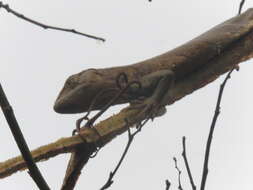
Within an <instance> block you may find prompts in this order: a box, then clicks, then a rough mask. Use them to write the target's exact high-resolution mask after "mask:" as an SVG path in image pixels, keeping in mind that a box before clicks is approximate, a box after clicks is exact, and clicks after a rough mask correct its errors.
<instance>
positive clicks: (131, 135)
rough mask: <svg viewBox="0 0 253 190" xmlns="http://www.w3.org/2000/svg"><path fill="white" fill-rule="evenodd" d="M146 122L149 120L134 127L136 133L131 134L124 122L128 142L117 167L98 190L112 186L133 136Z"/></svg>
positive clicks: (127, 124)
mask: <svg viewBox="0 0 253 190" xmlns="http://www.w3.org/2000/svg"><path fill="white" fill-rule="evenodd" d="M148 120H149V119H146V120H144V122H142V123H140V124H139V125H138V126H137V127H136V131H135V132H134V133H131V130H130V128H129V123H128V121H127V120H125V121H126V126H127V128H128V129H127V131H128V142H127V145H126V147H125V150H124V152H123V154H122V156H121V158H120V160H119V162H118V164H117V166H116V167H115V169H114V170H113V171H112V172H110V174H109V177H108V180H107V181H106V183H105V184H104V185H103V187H101V189H100V190H105V189H107V188H109V187H110V186H111V185H112V184H113V177H114V176H115V174H116V172H117V171H118V169H119V167H120V165H121V164H122V162H123V160H124V158H125V156H126V154H127V152H128V150H129V148H130V145H131V144H132V142H133V140H134V137H135V135H136V134H138V133H139V132H140V131H141V129H142V127H143V126H144V125H145V124H146V123H147V122H148Z"/></svg>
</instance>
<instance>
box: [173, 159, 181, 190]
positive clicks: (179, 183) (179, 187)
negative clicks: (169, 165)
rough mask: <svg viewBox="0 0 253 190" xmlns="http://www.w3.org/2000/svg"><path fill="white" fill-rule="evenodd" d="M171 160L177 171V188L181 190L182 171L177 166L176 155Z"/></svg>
mask: <svg viewBox="0 0 253 190" xmlns="http://www.w3.org/2000/svg"><path fill="white" fill-rule="evenodd" d="M173 160H174V162H175V168H176V170H177V171H178V189H179V190H183V188H182V184H181V173H182V171H181V170H180V169H179V168H178V166H177V159H176V157H173Z"/></svg>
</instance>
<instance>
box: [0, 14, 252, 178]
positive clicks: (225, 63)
mask: <svg viewBox="0 0 253 190" xmlns="http://www.w3.org/2000/svg"><path fill="white" fill-rule="evenodd" d="M252 56H253V10H252V9H250V10H248V11H247V12H246V13H244V14H242V15H240V16H238V17H235V18H233V19H231V20H229V21H227V22H225V23H223V24H222V25H219V26H217V27H215V28H213V29H212V30H210V31H208V32H207V33H205V34H203V35H201V36H200V37H198V38H196V39H194V40H192V41H190V42H189V43H187V44H185V45H183V46H181V47H178V48H176V49H174V50H172V51H170V52H168V53H165V54H163V55H161V56H158V57H155V58H152V59H150V60H147V61H144V62H141V63H138V64H135V65H130V66H127V67H117V68H111V69H104V70H97V72H101V73H103V75H102V76H104V77H107V78H103V79H102V80H101V86H95V87H93V86H92V83H90V84H89V87H90V88H91V89H90V90H89V92H90V91H92V88H94V89H97V88H98V87H100V88H98V89H101V87H103V88H107V87H108V88H109V87H110V85H111V82H110V80H113V81H114V80H115V77H116V76H117V74H118V72H122V71H125V72H126V73H127V74H128V76H129V77H130V81H131V80H132V79H136V77H138V76H140V77H141V76H143V75H145V74H147V73H150V72H154V71H157V70H161V69H172V70H173V71H174V72H175V74H176V79H177V80H176V83H175V87H174V88H173V89H172V94H173V99H172V100H170V101H168V102H166V104H168V105H169V104H172V103H174V102H175V101H177V100H179V99H181V98H183V97H184V96H186V95H187V94H190V93H192V92H194V91H195V90H197V89H199V88H201V87H203V86H205V85H207V84H209V83H210V82H212V81H214V80H215V79H217V78H218V77H219V76H220V75H222V74H223V73H225V72H227V71H229V70H230V69H232V68H234V67H235V66H236V65H237V64H239V63H240V62H242V61H245V60H247V59H249V58H251V57H252ZM114 72H115V73H116V74H115V75H114V74H113V73H114ZM106 73H107V74H106ZM137 79H138V78H137ZM102 81H104V83H102ZM108 81H109V82H108ZM105 82H106V83H105ZM107 82H108V83H107ZM113 84H114V83H113ZM105 99H106V98H105ZM105 102H106V101H105ZM107 102H108V101H107ZM123 102H124V101H122V102H121V103H123ZM140 111H141V110H138V109H137V108H136V109H129V108H125V109H123V110H122V111H121V112H120V113H119V114H116V115H114V116H112V117H110V118H108V119H106V120H104V121H102V122H100V123H99V124H97V125H95V128H96V130H97V131H98V132H99V134H100V136H99V135H98V134H97V133H96V132H95V131H94V129H89V128H86V129H84V130H83V131H82V132H81V133H82V136H83V137H84V139H85V140H86V142H87V143H83V141H82V140H81V139H80V137H79V136H78V135H76V136H73V137H69V138H64V139H60V140H59V141H57V142H55V143H52V144H50V145H48V146H45V147H42V148H40V149H37V150H35V151H33V152H32V155H33V157H34V160H35V161H39V160H42V159H46V158H50V157H52V156H56V155H58V154H60V153H66V152H73V151H75V150H76V148H77V147H78V146H80V144H85V146H86V145H87V146H88V147H92V146H94V144H93V143H96V144H97V145H98V146H100V147H102V146H104V145H105V144H107V143H108V142H110V141H111V140H112V139H114V138H115V137H116V136H117V135H119V134H121V133H123V132H125V131H126V130H127V128H126V127H125V119H128V121H129V122H130V125H131V126H132V125H134V124H136V123H138V122H140V121H142V120H143V119H144V118H142V117H140V116H139V117H138V118H136V115H138V114H137V113H139V112H140ZM83 151H85V150H83ZM87 152H88V153H90V152H89V151H87ZM21 168H22V169H24V168H25V165H24V162H23V160H22V159H21V158H20V157H19V158H15V159H14V160H10V161H6V162H3V163H0V176H1V177H5V176H7V175H10V174H12V173H14V172H15V171H17V170H19V169H21Z"/></svg>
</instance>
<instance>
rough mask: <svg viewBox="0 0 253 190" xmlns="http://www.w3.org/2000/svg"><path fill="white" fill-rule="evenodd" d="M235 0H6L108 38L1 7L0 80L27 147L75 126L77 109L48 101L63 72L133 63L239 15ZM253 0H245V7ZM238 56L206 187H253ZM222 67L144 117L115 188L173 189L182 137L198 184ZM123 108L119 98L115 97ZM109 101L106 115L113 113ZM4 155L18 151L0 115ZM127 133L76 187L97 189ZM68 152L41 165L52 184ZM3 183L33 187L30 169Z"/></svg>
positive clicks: (247, 108) (246, 98)
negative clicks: (62, 110) (63, 111)
mask: <svg viewBox="0 0 253 190" xmlns="http://www.w3.org/2000/svg"><path fill="white" fill-rule="evenodd" d="M239 2H240V0H222V1H221V0H212V1H210V0H209V1H207V0H187V1H183V0H182V1H180V0H179V1H165V0H160V1H159V0H153V2H152V3H149V2H148V0H127V1H117V0H108V1H96V0H95V1H94V0H93V1H91V0H76V1H74V2H73V1H71V2H70V1H67V0H54V1H50V0H44V1H36V0H26V1H24V0H6V1H4V3H8V4H9V5H10V6H11V7H12V8H13V9H15V10H17V11H19V12H21V13H23V14H25V15H26V16H29V17H31V18H34V19H36V20H38V21H41V22H44V23H47V24H50V25H55V26H61V27H69V28H75V29H77V30H80V31H83V32H86V33H90V34H94V35H97V36H101V37H104V38H106V40H107V41H106V43H100V42H98V41H95V40H91V39H88V38H85V37H81V36H77V35H74V34H70V33H64V32H58V31H45V30H43V29H41V28H39V27H37V26H34V25H32V24H29V23H27V22H25V21H22V20H20V19H18V18H16V17H14V16H13V15H11V14H9V13H7V12H6V11H4V10H2V9H1V10H0V26H1V28H0V52H1V68H0V80H1V83H2V86H3V87H4V89H5V92H6V94H7V95H8V98H9V101H10V103H11V104H12V106H13V108H14V110H15V113H16V117H17V119H18V121H19V124H20V126H21V128H22V131H23V133H24V135H25V137H26V139H27V142H28V144H29V146H30V148H31V149H34V148H37V147H38V146H41V145H44V144H47V143H50V142H53V141H55V140H56V139H59V138H60V137H66V136H69V135H70V134H71V131H72V129H73V128H74V124H75V120H76V119H78V118H79V117H80V116H81V115H60V114H57V113H55V112H54V111H53V109H52V107H53V104H54V101H55V99H56V96H57V95H58V92H59V90H60V89H61V88H62V86H63V84H64V82H65V80H66V78H67V77H68V76H69V75H71V74H74V73H77V72H80V71H82V70H85V69H88V68H101V67H112V66H119V65H127V64H132V63H135V62H138V61H141V60H145V59H148V58H151V57H153V56H156V55H159V54H161V53H164V52H166V51H168V50H170V49H173V48H175V47H177V46H179V45H181V44H182V43H184V42H187V41H189V40H191V39H192V38H194V37H196V36H198V35H199V34H201V33H203V32H205V31H206V30H208V29H210V28H211V27H213V26H215V25H217V24H219V23H221V22H223V21H224V20H226V19H228V18H230V17H232V16H234V15H236V14H237V11H238V5H239ZM252 6H253V2H252V1H246V3H245V6H244V10H246V9H248V8H249V7H252ZM252 62H253V60H251V61H248V62H246V63H242V64H241V69H240V72H236V73H233V76H232V79H231V80H230V81H229V83H228V85H227V86H226V89H225V93H224V99H223V101H222V105H221V106H222V108H221V115H220V117H219V119H218V123H217V128H216V130H215V135H214V141H213V145H212V151H211V156H210V173H209V175H208V180H207V187H206V190H211V189H230V190H238V189H243V190H249V189H252V186H253V182H252V171H253V164H252V160H253V151H252V144H253V138H252V132H253V130H252V124H253V117H252V105H253V102H252V97H253V90H252V81H253V79H252V70H253V63H252ZM223 78H224V76H223V77H221V78H220V79H219V80H217V81H216V82H213V83H212V84H210V85H208V86H206V87H204V88H202V89H201V90H198V91H196V92H194V93H193V94H191V95H189V96H187V97H185V98H184V99H182V100H180V101H178V102H176V103H175V104H174V105H172V106H169V107H168V112H167V114H166V115H165V116H163V117H161V118H158V119H155V121H154V122H153V123H149V124H148V125H146V127H145V129H144V130H143V131H142V133H140V134H139V135H138V136H137V137H136V139H135V141H134V143H133V145H132V147H131V150H130V151H129V153H128V155H127V157H126V160H125V162H124V163H123V165H122V167H121V169H120V170H119V172H118V173H117V175H116V177H115V182H114V184H113V186H112V187H111V188H110V189H111V190H118V189H120V190H125V189H148V190H149V189H150V190H151V189H165V185H164V180H165V179H169V180H170V181H171V182H172V188H171V189H173V190H174V189H177V186H178V184H177V172H176V170H175V169H174V163H173V160H172V158H173V156H176V157H177V158H178V160H179V163H178V164H179V167H180V168H181V169H182V170H183V174H182V181H183V185H184V189H189V188H190V186H189V181H188V178H187V176H186V172H185V168H184V165H183V161H182V158H181V152H182V146H181V138H182V136H186V137H187V149H188V157H189V161H190V164H191V168H192V172H193V175H194V178H195V181H196V184H197V186H198V187H199V185H200V183H199V182H200V178H201V172H202V163H203V158H204V156H203V155H204V148H205V143H206V138H207V135H208V131H209V126H210V123H211V119H212V116H213V111H214V107H215V103H216V99H217V95H218V90H219V85H220V83H221V82H222V80H223ZM121 107H122V106H121ZM121 107H113V108H112V109H110V111H108V112H107V113H106V114H105V116H104V117H103V118H105V117H107V116H109V115H111V114H112V113H116V112H117V111H119V110H120V108H121ZM0 126H1V129H0V130H1V132H0V139H1V143H0V149H1V154H0V160H1V161H4V160H6V159H8V158H11V157H14V156H17V155H19V150H18V148H17V146H16V144H15V142H14V140H13V137H12V135H11V133H10V130H9V128H8V126H7V124H6V121H5V119H4V117H3V115H2V114H0ZM126 142H127V135H126V134H123V135H121V136H120V137H118V138H117V139H115V140H114V141H112V142H111V143H110V144H109V145H107V146H106V147H104V148H103V149H102V150H101V152H99V154H98V156H97V157H96V158H94V159H92V160H90V161H89V163H88V164H87V166H86V167H85V169H84V170H83V173H82V175H81V177H80V179H79V181H78V184H77V186H76V189H84V188H85V189H91V190H92V189H94V190H95V189H98V188H99V187H101V186H102V185H103V184H104V183H105V181H106V179H107V177H108V174H109V172H110V171H111V170H112V169H113V168H114V167H115V165H116V163H117V161H118V159H119V157H120V155H121V153H122V151H123V149H124V146H125V144H126ZM68 159H69V154H65V155H60V156H57V157H55V158H53V159H50V160H49V161H46V162H42V163H40V164H39V167H40V169H41V171H42V173H43V174H44V176H45V178H46V180H47V181H48V184H49V185H50V187H51V188H52V189H59V187H60V186H61V183H62V180H63V176H64V173H65V169H66V164H67V162H68ZM0 188H1V189H7V188H8V189H37V188H36V186H35V184H34V182H33V181H32V180H31V178H30V177H29V175H28V174H27V172H18V173H16V174H14V175H12V176H10V177H8V178H5V179H2V180H0Z"/></svg>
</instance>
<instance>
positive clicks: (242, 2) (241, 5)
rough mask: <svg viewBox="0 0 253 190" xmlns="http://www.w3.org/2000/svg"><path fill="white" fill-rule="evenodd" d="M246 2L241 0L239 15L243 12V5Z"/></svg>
mask: <svg viewBox="0 0 253 190" xmlns="http://www.w3.org/2000/svg"><path fill="white" fill-rule="evenodd" d="M244 3H245V0H241V2H240V6H239V10H238V15H240V14H241V12H242V7H243V5H244Z"/></svg>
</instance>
